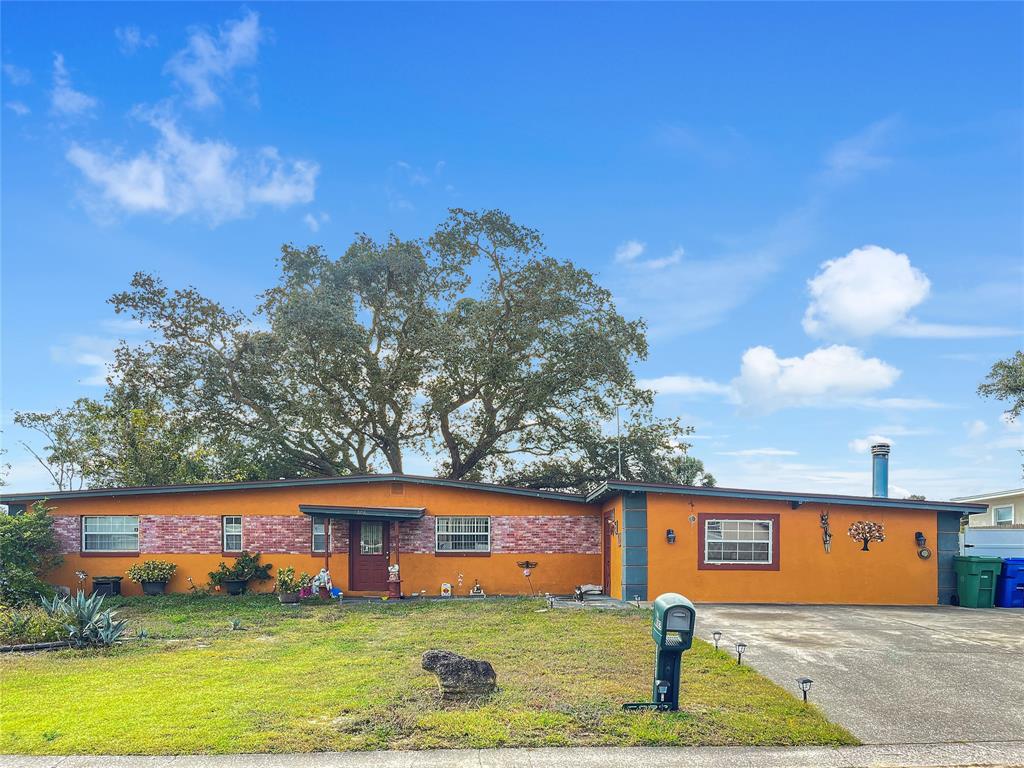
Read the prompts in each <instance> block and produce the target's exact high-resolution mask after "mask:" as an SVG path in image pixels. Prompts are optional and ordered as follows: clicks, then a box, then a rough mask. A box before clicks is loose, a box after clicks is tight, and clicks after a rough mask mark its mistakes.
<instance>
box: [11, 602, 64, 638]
mask: <svg viewBox="0 0 1024 768" xmlns="http://www.w3.org/2000/svg"><path fill="white" fill-rule="evenodd" d="M67 635H68V632H67V629H66V628H65V626H64V622H63V620H61V619H60V618H56V617H53V616H50V615H49V614H47V613H46V611H44V610H43V609H42V608H40V607H37V606H34V605H26V606H24V607H22V608H3V609H0V645H26V644H28V643H53V642H56V641H58V640H66V639H67Z"/></svg>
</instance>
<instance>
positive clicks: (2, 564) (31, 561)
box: [0, 501, 61, 605]
mask: <svg viewBox="0 0 1024 768" xmlns="http://www.w3.org/2000/svg"><path fill="white" fill-rule="evenodd" d="M50 510H51V507H47V506H46V504H45V503H43V502H41V501H37V502H36V503H35V504H33V505H32V509H31V510H29V511H27V512H26V513H25V514H23V515H10V514H8V515H0V603H2V604H4V605H22V604H24V603H34V602H35V601H36V600H37V596H38V595H48V594H50V593H52V592H53V588H52V587H50V585H48V584H46V583H45V582H44V581H43V580H42V579H41V578H40V577H41V576H43V575H44V574H46V573H47V572H49V571H51V570H53V569H54V568H56V567H57V566H58V565H60V563H61V557H60V555H58V554H57V552H58V547H57V537H56V535H55V534H54V532H53V518H52V517H50V514H49V513H50Z"/></svg>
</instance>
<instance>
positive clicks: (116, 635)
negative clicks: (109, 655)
mask: <svg viewBox="0 0 1024 768" xmlns="http://www.w3.org/2000/svg"><path fill="white" fill-rule="evenodd" d="M114 615H115V614H114V612H113V611H104V612H103V613H102V614H100V618H99V621H98V622H97V626H96V642H97V643H98V644H99V645H113V644H114V643H117V642H120V640H121V636H122V635H124V632H125V630H126V629H127V628H128V619H118V620H117V621H114Z"/></svg>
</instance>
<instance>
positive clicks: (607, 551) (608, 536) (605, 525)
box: [601, 510, 615, 595]
mask: <svg viewBox="0 0 1024 768" xmlns="http://www.w3.org/2000/svg"><path fill="white" fill-rule="evenodd" d="M613 514H615V511H614V510H605V511H604V512H603V513H602V514H601V561H602V562H601V566H602V567H601V579H602V581H603V582H604V583H603V584H602V585H601V586H602V587H604V593H605V594H606V595H610V594H611V593H612V526H611V524H610V523H609V521H608V518H610V517H611V516H612V515H613Z"/></svg>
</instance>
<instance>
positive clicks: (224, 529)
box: [220, 515, 245, 552]
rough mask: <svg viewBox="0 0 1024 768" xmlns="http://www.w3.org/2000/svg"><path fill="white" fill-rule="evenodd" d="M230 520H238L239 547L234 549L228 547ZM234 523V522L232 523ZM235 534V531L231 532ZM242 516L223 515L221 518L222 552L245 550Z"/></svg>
mask: <svg viewBox="0 0 1024 768" xmlns="http://www.w3.org/2000/svg"><path fill="white" fill-rule="evenodd" d="M228 520H238V532H237V533H238V549H232V548H229V547H228ZM232 525H234V523H232ZM231 534H232V535H235V531H232V532H231ZM242 536H243V530H242V516H241V515H222V516H221V518H220V546H221V551H222V552H244V551H245V541H243V539H242Z"/></svg>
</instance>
